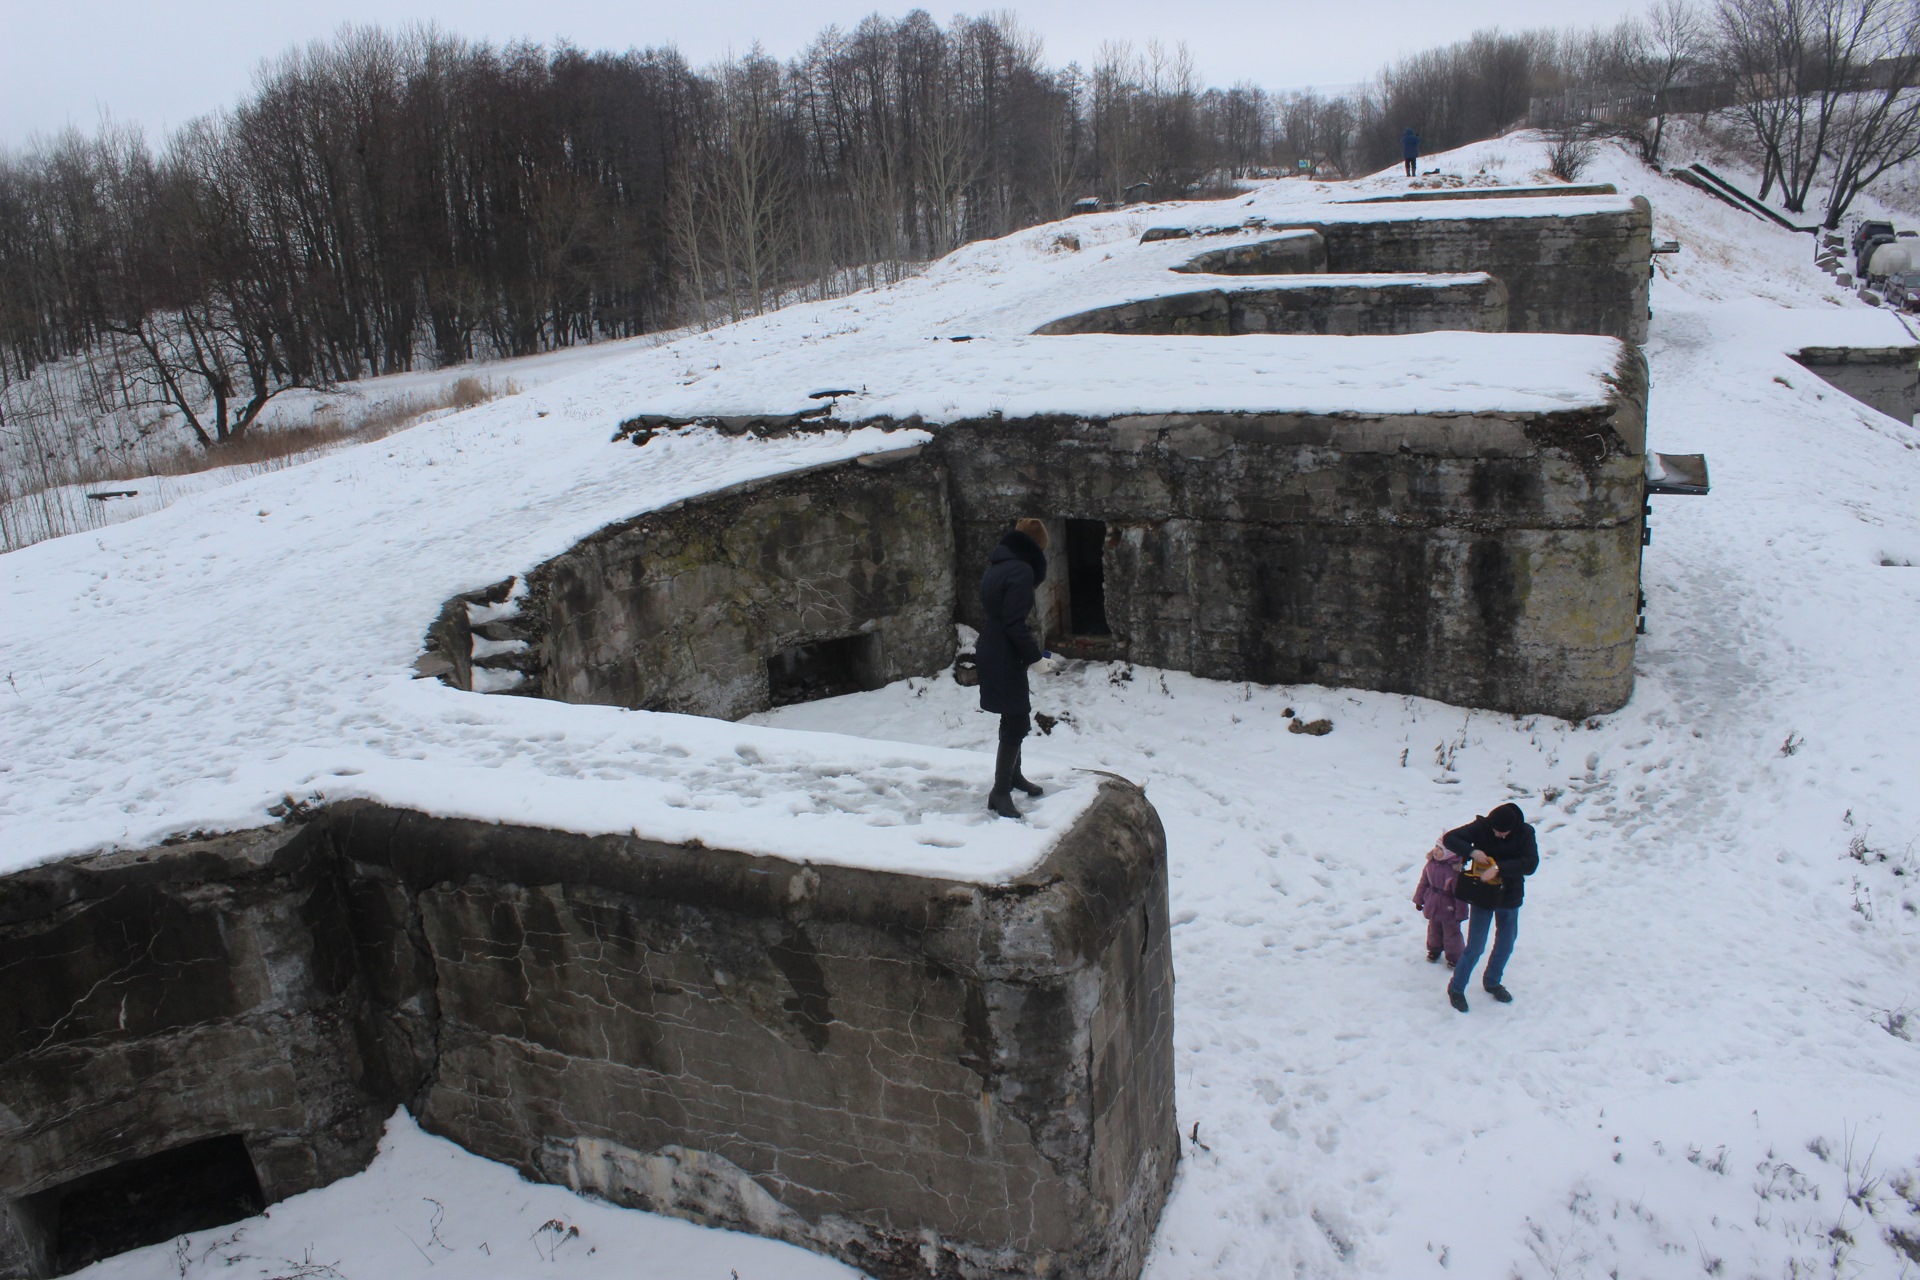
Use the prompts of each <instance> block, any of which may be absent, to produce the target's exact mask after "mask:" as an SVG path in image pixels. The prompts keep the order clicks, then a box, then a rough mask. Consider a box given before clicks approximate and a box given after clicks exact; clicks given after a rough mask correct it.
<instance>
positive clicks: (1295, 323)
mask: <svg viewBox="0 0 1920 1280" xmlns="http://www.w3.org/2000/svg"><path fill="white" fill-rule="evenodd" d="M1506 329H1507V291H1506V288H1505V286H1503V285H1502V284H1501V283H1500V282H1499V281H1498V280H1495V279H1493V278H1492V277H1491V276H1481V277H1479V278H1478V279H1474V280H1464V281H1459V282H1447V283H1444V284H1414V283H1409V282H1406V281H1398V282H1388V281H1381V282H1374V283H1366V284H1362V283H1357V282H1355V281H1352V280H1337V279H1336V280H1327V281H1325V282H1321V281H1318V280H1311V279H1309V280H1304V281H1301V282H1299V283H1296V284H1290V285H1289V286H1288V287H1286V288H1282V289H1204V290H1197V291H1195V292H1192V293H1174V294H1163V295H1161V296H1160V297H1156V298H1143V299H1141V300H1139V301H1137V302H1128V303H1123V304H1120V305H1118V306H1111V307H1098V308H1095V309H1094V310H1092V311H1083V312H1081V313H1080V314H1078V315H1072V316H1066V317H1064V318H1062V319H1059V320H1055V321H1053V322H1051V323H1049V324H1045V325H1042V326H1041V327H1040V328H1038V329H1035V330H1034V332H1035V333H1037V334H1062V333H1130V334H1212V335H1219V336H1229V335H1233V334H1242V333H1304V334H1342V335H1356V334H1397V333H1433V332H1436V331H1439V330H1467V331H1470V332H1475V333H1504V332H1506Z"/></svg>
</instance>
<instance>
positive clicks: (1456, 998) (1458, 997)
mask: <svg viewBox="0 0 1920 1280" xmlns="http://www.w3.org/2000/svg"><path fill="white" fill-rule="evenodd" d="M1447 1003H1448V1004H1450V1005H1452V1006H1453V1007H1454V1008H1456V1009H1458V1010H1459V1011H1460V1012H1462V1013H1465V1012H1466V1011H1467V998H1466V996H1464V995H1462V994H1461V993H1460V992H1458V991H1455V990H1454V989H1453V988H1452V987H1448V988H1447Z"/></svg>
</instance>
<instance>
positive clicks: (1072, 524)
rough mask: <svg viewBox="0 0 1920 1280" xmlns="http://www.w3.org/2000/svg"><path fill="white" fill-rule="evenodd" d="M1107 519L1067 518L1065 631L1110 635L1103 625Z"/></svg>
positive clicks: (1105, 606) (1105, 589)
mask: <svg viewBox="0 0 1920 1280" xmlns="http://www.w3.org/2000/svg"><path fill="white" fill-rule="evenodd" d="M1106 547H1107V522H1106V521H1105V520H1069V521H1067V630H1068V631H1070V632H1072V633H1073V634H1074V635H1076V636H1110V635H1112V634H1113V628H1112V627H1109V626H1108V625H1107V578H1106Z"/></svg>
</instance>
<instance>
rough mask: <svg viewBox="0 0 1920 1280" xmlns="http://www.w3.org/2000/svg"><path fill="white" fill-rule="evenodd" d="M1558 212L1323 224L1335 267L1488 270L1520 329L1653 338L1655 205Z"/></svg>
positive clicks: (1640, 201) (1641, 202)
mask: <svg viewBox="0 0 1920 1280" xmlns="http://www.w3.org/2000/svg"><path fill="white" fill-rule="evenodd" d="M1632 204H1633V209H1632V210H1631V211H1630V212H1623V213H1582V214H1566V215H1562V216H1559V217H1554V218H1541V217H1529V218H1447V217H1434V218H1422V219H1419V220H1413V221H1382V222H1330V223H1324V224H1321V223H1316V224H1314V226H1313V230H1315V231H1318V232H1319V233H1320V235H1321V236H1322V238H1323V239H1324V240H1325V241H1326V246H1327V268H1326V269H1327V270H1328V271H1332V272H1339V273H1344V272H1392V271H1424V272H1448V271H1484V272H1486V273H1487V274H1488V275H1491V276H1493V277H1494V278H1495V279H1496V280H1498V281H1500V283H1501V284H1503V285H1505V286H1506V290H1507V319H1508V326H1509V328H1510V329H1511V330H1512V331H1513V332H1515V333H1596V334H1604V335H1606V336H1608V337H1613V338H1619V339H1620V340H1621V341H1623V342H1631V343H1635V344H1639V343H1643V342H1645V341H1646V340H1647V300H1648V296H1649V295H1648V289H1649V285H1650V282H1651V275H1650V268H1649V264H1650V263H1651V262H1652V261H1653V257H1652V254H1653V211H1652V208H1651V206H1650V205H1648V203H1647V201H1646V200H1645V198H1643V197H1640V196H1635V197H1634V198H1633V201H1632Z"/></svg>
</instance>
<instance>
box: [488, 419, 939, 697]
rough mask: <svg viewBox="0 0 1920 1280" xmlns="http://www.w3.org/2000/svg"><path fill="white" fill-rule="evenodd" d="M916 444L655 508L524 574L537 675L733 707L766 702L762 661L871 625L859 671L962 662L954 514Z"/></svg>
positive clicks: (553, 692)
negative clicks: (957, 649)
mask: <svg viewBox="0 0 1920 1280" xmlns="http://www.w3.org/2000/svg"><path fill="white" fill-rule="evenodd" d="M945 480H946V478H945V475H944V474H943V472H942V471H941V469H940V467H939V465H938V464H937V462H936V461H935V460H934V459H933V458H931V457H929V456H927V455H926V454H925V453H923V452H921V451H919V450H904V451H901V452H899V453H895V454H885V455H878V456H876V457H873V458H867V459H859V460H856V461H854V462H850V463H842V464H838V465H835V466H832V467H826V468H821V469H819V470H815V471H811V472H806V473H803V474H800V475H797V476H784V477H781V478H779V479H776V480H769V481H763V482H759V483H756V484H753V485H749V486H745V487H743V488H741V489H737V490H733V491H729V492H727V493H722V494H717V495H712V496H708V497H705V498H702V499H700V500H698V501H697V502H688V503H682V504H680V505H678V506H675V507H670V508H667V509H665V510H661V511H653V512H649V513H647V514H646V515H645V516H642V517H640V518H638V519H636V520H632V521H628V522H626V523H624V524H620V525H615V526H613V527H612V528H609V529H606V530H603V531H602V532H600V533H598V534H595V535H594V536H593V537H591V538H589V539H587V540H586V541H585V542H582V543H580V544H579V545H578V546H576V547H574V548H573V549H572V550H571V551H569V552H567V553H566V554H565V555H563V556H561V557H559V558H558V559H556V560H553V561H550V562H549V563H547V564H545V565H543V566H541V567H540V568H539V569H538V570H536V571H534V572H533V573H531V574H529V575H528V599H527V601H526V602H525V603H524V604H523V606H522V615H523V616H524V617H525V618H527V619H528V622H527V624H526V628H525V629H526V630H527V631H528V632H529V633H531V634H532V635H534V636H535V637H537V639H536V641H535V643H536V647H537V648H538V650H539V657H540V660H541V661H542V663H543V669H542V670H541V671H540V672H539V681H540V684H539V687H540V691H541V692H542V693H543V694H544V695H545V696H547V697H553V698H559V699H562V700H564V701H567V702H598V703H612V704H614V705H617V706H625V707H639V708H645V709H648V710H662V711H679V712H688V713H692V714H696V715H709V716H719V717H722V718H726V719H736V718H738V717H740V716H744V715H751V714H752V713H754V712H756V711H764V710H765V709H766V708H767V707H768V706H769V705H770V703H771V698H770V694H769V684H768V669H767V660H768V659H769V658H771V657H774V656H775V655H777V654H779V653H781V652H783V651H785V650H789V649H792V648H794V647H795V646H799V645H808V644H814V643H817V642H819V641H823V640H835V639H840V638H844V637H852V636H859V637H865V640H864V641H863V642H862V644H861V646H860V647H861V650H862V658H861V670H860V672H859V677H858V679H859V684H860V686H861V687H865V688H878V687H880V686H881V685H883V684H886V683H888V682H889V681H892V680H898V679H901V678H903V677H905V676H908V675H926V674H930V673H932V672H935V671H938V670H940V669H941V668H942V667H944V666H946V665H947V663H949V662H951V661H952V660H953V627H952V623H953V617H952V609H951V606H950V604H949V601H951V599H952V598H953V551H952V533H951V529H952V517H951V513H950V512H949V511H948V510H947V504H946V483H945Z"/></svg>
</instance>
